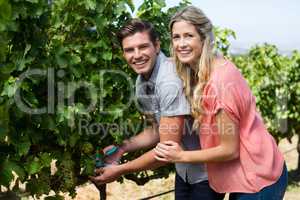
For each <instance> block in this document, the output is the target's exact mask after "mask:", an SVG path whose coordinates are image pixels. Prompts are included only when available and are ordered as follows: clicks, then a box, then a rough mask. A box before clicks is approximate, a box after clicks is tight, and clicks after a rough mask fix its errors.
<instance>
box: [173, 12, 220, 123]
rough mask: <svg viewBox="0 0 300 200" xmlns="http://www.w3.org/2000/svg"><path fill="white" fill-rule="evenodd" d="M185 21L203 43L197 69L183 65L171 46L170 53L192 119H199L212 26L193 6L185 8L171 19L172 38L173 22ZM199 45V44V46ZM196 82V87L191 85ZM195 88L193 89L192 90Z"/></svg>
mask: <svg viewBox="0 0 300 200" xmlns="http://www.w3.org/2000/svg"><path fill="white" fill-rule="evenodd" d="M178 21H186V22H188V23H190V24H192V25H194V26H195V28H196V30H197V32H198V34H199V35H200V38H201V40H202V41H203V46H202V53H201V56H200V58H199V62H198V63H199V64H198V67H197V68H195V69H194V70H192V69H191V67H190V66H188V65H187V64H183V63H181V62H180V61H179V59H178V57H177V56H176V53H175V50H174V48H172V45H171V53H172V56H173V57H174V58H175V61H176V69H177V73H178V75H179V77H180V78H181V79H182V81H183V85H184V91H185V94H186V96H187V98H188V100H189V102H190V104H191V108H192V115H193V117H194V119H199V120H200V119H201V115H202V114H203V112H202V111H203V110H202V105H201V100H202V98H201V97H202V93H203V89H204V87H205V84H206V83H207V81H208V80H209V77H210V73H211V68H212V61H213V57H214V55H213V42H214V36H213V25H212V23H211V21H210V20H209V19H208V18H207V17H206V15H205V14H204V13H203V12H202V11H201V10H200V9H199V8H196V7H194V6H188V7H185V8H184V9H183V10H181V11H178V12H177V13H175V15H174V16H173V17H172V18H171V21H170V25H169V28H170V31H171V37H172V28H173V25H174V23H175V22H178ZM199 45H200V44H199ZM193 82H196V85H194V84H193ZM194 86H195V88H193V87H194ZM197 121H198V120H195V122H196V124H194V128H195V127H197V126H198V124H197Z"/></svg>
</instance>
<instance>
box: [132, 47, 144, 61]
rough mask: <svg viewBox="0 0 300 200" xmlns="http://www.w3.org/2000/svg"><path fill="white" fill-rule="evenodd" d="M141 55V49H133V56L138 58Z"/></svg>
mask: <svg viewBox="0 0 300 200" xmlns="http://www.w3.org/2000/svg"><path fill="white" fill-rule="evenodd" d="M141 56H142V54H141V51H140V50H139V49H138V48H135V49H134V58H135V59H138V58H140V57H141Z"/></svg>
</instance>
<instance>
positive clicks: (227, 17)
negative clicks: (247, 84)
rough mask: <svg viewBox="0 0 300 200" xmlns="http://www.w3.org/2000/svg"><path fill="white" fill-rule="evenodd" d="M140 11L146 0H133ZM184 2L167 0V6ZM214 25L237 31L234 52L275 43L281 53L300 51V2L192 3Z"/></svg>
mask: <svg viewBox="0 0 300 200" xmlns="http://www.w3.org/2000/svg"><path fill="white" fill-rule="evenodd" d="M133 2H134V4H135V6H136V8H138V6H139V5H140V4H141V3H142V2H143V0H133ZM179 2H180V0H166V3H167V6H168V7H172V6H174V5H178V4H179ZM191 2H192V5H194V6H197V7H199V8H200V9H202V10H203V11H204V13H205V14H206V15H207V16H208V18H210V20H211V21H212V23H213V24H214V25H216V26H219V27H221V28H230V29H232V30H234V31H235V33H236V36H237V38H236V39H235V40H231V44H232V49H231V50H232V51H245V50H247V49H249V48H250V47H251V46H253V45H255V44H262V43H264V42H267V43H270V44H275V45H276V46H277V47H278V48H279V50H280V51H281V52H290V51H292V50H294V49H298V50H300V0H226V1H224V0H192V1H191Z"/></svg>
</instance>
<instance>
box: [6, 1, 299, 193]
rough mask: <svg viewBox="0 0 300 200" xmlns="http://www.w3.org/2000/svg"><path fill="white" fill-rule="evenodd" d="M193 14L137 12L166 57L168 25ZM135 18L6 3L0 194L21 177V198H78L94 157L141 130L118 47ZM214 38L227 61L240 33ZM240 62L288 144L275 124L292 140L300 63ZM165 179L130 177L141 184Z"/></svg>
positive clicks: (51, 4)
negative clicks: (120, 34) (283, 125)
mask: <svg viewBox="0 0 300 200" xmlns="http://www.w3.org/2000/svg"><path fill="white" fill-rule="evenodd" d="M189 4H190V2H189V1H187V0H184V1H182V3H180V4H179V5H178V6H176V7H173V8H168V9H166V7H165V6H166V5H165V1H164V0H145V1H144V3H143V4H142V5H141V7H140V8H138V10H137V15H138V16H139V17H140V18H143V19H146V20H149V21H151V22H153V24H154V25H155V27H156V29H157V31H158V32H159V33H160V36H161V42H162V49H163V51H164V52H165V53H167V54H169V43H170V38H169V30H168V23H169V20H170V17H171V16H172V15H173V14H174V13H175V12H176V11H177V10H178V9H180V8H182V7H184V6H186V5H189ZM129 9H130V10H131V11H134V10H135V8H134V6H133V3H132V1H131V0H111V1H103V0H80V1H79V0H72V1H71V0H53V1H48V0H30V1H29V0H11V1H8V0H0V185H3V186H6V187H8V186H9V185H10V183H11V182H12V181H13V179H14V175H13V174H14V173H16V174H17V176H18V179H17V181H16V187H14V190H16V191H18V187H17V184H18V183H26V190H27V191H28V192H29V193H30V194H31V195H32V196H36V197H38V196H40V195H42V194H49V192H50V190H53V191H55V192H56V194H59V192H60V191H63V192H67V191H68V192H69V194H70V195H71V196H75V187H76V186H77V185H80V184H83V183H85V182H86V181H87V180H88V176H89V175H91V174H92V173H93V171H94V164H95V163H94V153H95V149H96V147H97V146H98V147H100V148H101V147H104V146H107V145H109V144H112V143H117V144H118V143H121V142H122V141H123V140H124V139H125V138H127V137H130V136H132V135H134V134H136V133H138V132H139V131H140V130H142V128H143V127H144V126H145V125H144V124H146V123H145V122H144V121H143V117H142V116H141V115H140V113H139V112H138V110H137V108H136V106H135V103H134V102H133V101H132V99H131V97H132V96H133V91H134V89H133V85H134V80H135V74H134V73H133V72H132V71H131V70H130V68H129V67H127V65H126V63H125V61H124V59H123V57H122V52H121V49H120V47H119V44H118V41H117V38H116V32H117V31H118V30H119V28H120V27H121V26H122V25H123V24H124V23H125V22H126V21H127V20H128V19H130V18H131V17H132V16H131V14H130V11H129ZM215 34H216V47H217V49H219V50H220V51H222V52H223V53H224V54H225V55H228V48H229V45H230V44H229V42H228V37H231V36H233V37H235V35H234V32H232V31H231V30H227V29H224V30H223V29H220V28H218V27H215ZM234 59H235V62H236V63H237V64H238V66H239V67H240V68H241V69H242V71H243V72H245V74H247V75H246V77H247V79H248V80H249V83H250V85H251V86H252V88H253V91H254V94H255V95H256V96H257V97H258V99H257V101H258V105H259V108H260V110H261V111H262V114H263V116H264V117H265V116H266V118H267V120H268V121H269V122H268V123H267V125H268V127H269V128H270V130H271V132H272V133H274V134H275V136H276V137H277V135H278V138H279V139H280V138H283V137H285V136H286V135H282V134H279V132H278V127H279V126H278V124H276V122H272V119H276V116H277V114H278V113H280V117H277V119H281V118H283V119H286V118H287V119H288V120H289V123H288V125H289V129H288V133H291V134H294V133H295V131H296V130H298V129H299V124H300V123H299V121H298V119H300V118H299V105H298V104H297V102H299V95H300V87H299V70H298V68H299V64H300V56H299V53H297V52H295V53H294V54H293V55H292V57H284V56H281V55H279V54H278V52H277V50H276V49H274V48H273V47H269V46H265V47H257V48H254V49H253V50H252V51H251V52H250V53H249V55H246V56H238V57H236V58H234ZM262 83H264V84H262ZM280 84H283V85H284V84H285V85H284V86H280ZM275 88H278V89H275ZM281 88H282V89H281ZM288 89H289V90H288ZM287 91H289V93H288V96H287V97H288V98H287V99H288V105H287V108H288V109H287V110H288V111H286V110H285V109H284V108H281V107H280V106H274V105H275V103H276V102H275V98H274V97H280V98H283V99H284V98H285V97H286V96H284V94H285V92H287ZM33 109H34V111H33ZM297 127H298V129H297ZM276 131H277V132H276ZM298 132H299V131H298ZM140 153H142V152H139V153H133V154H128V155H127V156H126V157H124V160H131V159H132V158H134V157H136V156H138V155H140ZM54 161H55V167H56V168H57V170H54V171H53V169H51V162H52V163H53V162H54ZM169 170H170V169H168V168H164V169H161V170H156V171H154V173H153V174H152V175H149V174H147V173H146V172H143V173H136V174H133V175H130V176H126V177H127V178H129V179H131V180H134V181H135V182H136V183H138V184H145V183H146V182H147V181H149V180H150V179H152V178H158V177H166V176H168V173H169ZM13 172H14V173H13ZM121 181H122V180H121ZM47 199H62V197H61V196H59V195H56V196H51V197H47Z"/></svg>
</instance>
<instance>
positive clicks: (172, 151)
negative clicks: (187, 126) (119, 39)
mask: <svg viewBox="0 0 300 200" xmlns="http://www.w3.org/2000/svg"><path fill="white" fill-rule="evenodd" d="M212 28H213V26H212V23H211V22H210V20H209V19H208V18H207V17H206V16H205V14H204V13H203V12H202V11H201V10H200V9H198V8H196V7H193V6H189V7H186V8H185V9H183V10H181V11H179V12H177V13H176V14H175V15H174V16H173V17H172V19H171V22H170V30H171V37H172V51H173V56H174V57H175V60H176V67H177V73H178V74H179V77H180V78H181V79H182V80H183V83H184V90H185V94H186V96H187V98H188V100H189V101H190V104H191V105H192V115H193V117H194V118H195V124H194V127H195V128H198V129H199V138H200V143H201V148H202V149H201V150H200V149H199V150H194V151H184V150H183V149H182V148H181V147H180V145H179V144H178V143H176V142H173V141H165V142H161V143H159V144H158V145H157V146H156V148H155V153H156V159H157V160H159V161H164V162H176V163H197V162H202V163H206V165H207V172H208V179H209V184H210V186H211V187H212V188H213V189H214V190H215V191H216V192H219V193H225V192H226V193H230V200H252V199H274V200H281V199H283V196H284V193H285V190H286V186H287V170H286V166H285V162H284V159H283V155H282V154H281V153H280V151H279V149H278V148H277V145H276V143H275V141H274V139H273V138H272V136H271V135H270V134H269V133H268V131H267V129H266V128H265V126H264V124H263V120H262V118H261V117H260V115H259V114H258V112H257V111H256V105H255V98H254V96H253V95H252V93H251V91H250V88H249V86H248V85H247V83H246V80H245V79H244V77H243V76H242V74H241V73H240V72H239V70H238V69H237V68H236V67H235V65H234V64H233V63H232V62H230V61H229V60H227V59H225V58H223V57H222V56H217V55H216V54H214V53H213V33H212Z"/></svg>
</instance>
